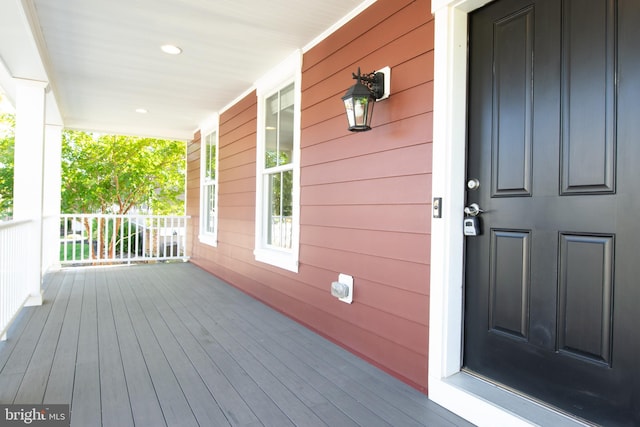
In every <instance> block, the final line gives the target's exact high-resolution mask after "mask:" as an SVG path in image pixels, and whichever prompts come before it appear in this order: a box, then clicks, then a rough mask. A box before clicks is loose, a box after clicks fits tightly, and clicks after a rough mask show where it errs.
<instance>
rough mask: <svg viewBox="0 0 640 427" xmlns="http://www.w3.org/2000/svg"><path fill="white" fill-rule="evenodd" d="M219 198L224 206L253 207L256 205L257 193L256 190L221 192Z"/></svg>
mask: <svg viewBox="0 0 640 427" xmlns="http://www.w3.org/2000/svg"><path fill="white" fill-rule="evenodd" d="M219 200H220V204H222V205H224V206H238V207H241V206H244V207H247V206H248V207H251V208H252V209H253V208H254V207H255V202H256V194H255V192H244V193H239V192H237V193H229V194H221V195H220V196H219Z"/></svg>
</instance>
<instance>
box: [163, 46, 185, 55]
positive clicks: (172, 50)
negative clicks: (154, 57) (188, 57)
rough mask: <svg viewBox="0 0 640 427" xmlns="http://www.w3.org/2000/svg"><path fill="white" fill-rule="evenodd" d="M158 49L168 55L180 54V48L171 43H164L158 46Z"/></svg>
mask: <svg viewBox="0 0 640 427" xmlns="http://www.w3.org/2000/svg"><path fill="white" fill-rule="evenodd" d="M160 49H162V51H163V52H164V53H168V54H169V55H180V54H181V53H182V49H180V48H179V47H178V46H175V45H172V44H164V45H162V46H160Z"/></svg>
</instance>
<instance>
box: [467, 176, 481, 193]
mask: <svg viewBox="0 0 640 427" xmlns="http://www.w3.org/2000/svg"><path fill="white" fill-rule="evenodd" d="M479 187H480V181H478V179H477V178H472V179H470V180H469V181H467V188H468V189H469V190H477V189H478V188H479Z"/></svg>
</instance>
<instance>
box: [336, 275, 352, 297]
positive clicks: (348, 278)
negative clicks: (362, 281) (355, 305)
mask: <svg viewBox="0 0 640 427" xmlns="http://www.w3.org/2000/svg"><path fill="white" fill-rule="evenodd" d="M338 282H340V283H344V284H345V285H347V286H348V287H349V295H347V296H346V297H344V298H338V299H339V300H340V301H342V302H346V303H347V304H351V303H352V302H353V276H349V275H348V274H343V273H340V274H339V275H338Z"/></svg>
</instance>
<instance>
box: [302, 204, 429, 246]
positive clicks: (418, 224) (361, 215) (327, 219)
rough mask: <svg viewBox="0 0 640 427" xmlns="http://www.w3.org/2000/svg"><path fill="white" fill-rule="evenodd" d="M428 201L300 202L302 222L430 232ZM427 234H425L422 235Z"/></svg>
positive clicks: (368, 228) (396, 230) (366, 228)
mask: <svg viewBox="0 0 640 427" xmlns="http://www.w3.org/2000/svg"><path fill="white" fill-rule="evenodd" d="M430 217H431V206H430V205H424V204H422V205H420V204H415V205H342V206H303V207H302V208H301V212H300V222H301V224H302V226H303V227H304V226H307V225H315V226H321V227H336V228H354V229H360V230H379V231H395V232H401V233H422V234H428V233H430V231H431V230H430V228H431V227H430V224H431V221H430ZM425 238H427V236H425Z"/></svg>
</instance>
